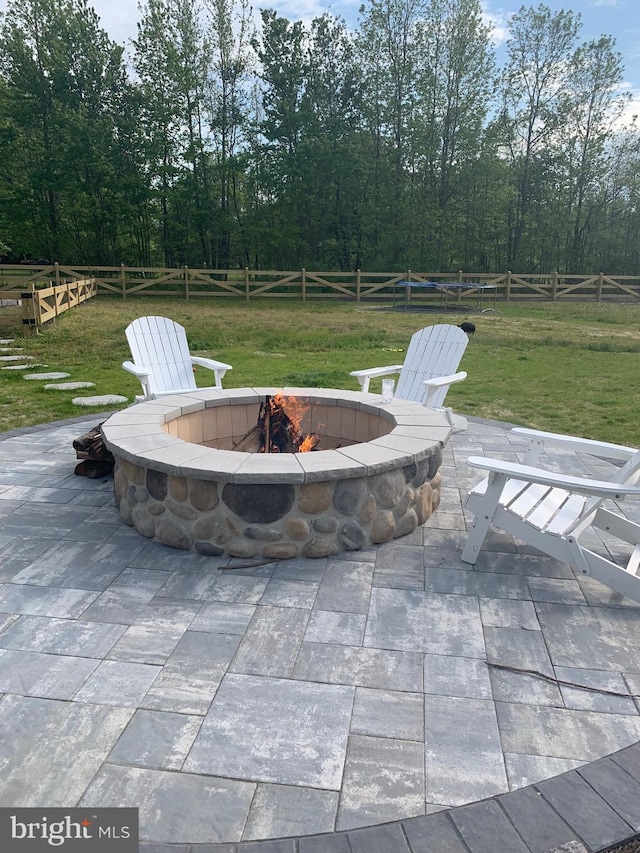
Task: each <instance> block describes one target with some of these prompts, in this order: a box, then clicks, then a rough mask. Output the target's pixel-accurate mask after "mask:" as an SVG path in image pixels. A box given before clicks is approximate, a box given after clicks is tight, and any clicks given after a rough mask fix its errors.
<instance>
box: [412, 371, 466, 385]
mask: <svg viewBox="0 0 640 853" xmlns="http://www.w3.org/2000/svg"><path fill="white" fill-rule="evenodd" d="M466 378H467V374H466V372H465V371H464V370H461V371H460V373H452V374H451V375H450V376H435V377H434V378H433V379H425V380H424V382H423V383H422V384H423V385H426V386H427V388H442V386H443V385H454V384H455V383H456V382H462V380H463V379H466Z"/></svg>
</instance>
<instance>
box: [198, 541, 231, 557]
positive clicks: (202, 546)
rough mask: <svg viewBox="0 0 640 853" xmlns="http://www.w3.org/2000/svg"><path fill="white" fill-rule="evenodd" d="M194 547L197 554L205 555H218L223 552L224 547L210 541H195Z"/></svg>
mask: <svg viewBox="0 0 640 853" xmlns="http://www.w3.org/2000/svg"><path fill="white" fill-rule="evenodd" d="M195 549H196V551H197V552H198V554H204V556H205V557H220V556H221V555H222V554H224V548H218V546H217V545H214V544H213V543H212V542H196V544H195Z"/></svg>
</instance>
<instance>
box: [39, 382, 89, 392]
mask: <svg viewBox="0 0 640 853" xmlns="http://www.w3.org/2000/svg"><path fill="white" fill-rule="evenodd" d="M95 387H96V383H95V382H57V383H55V384H54V385H45V386H44V390H45V391H75V390H76V388H95Z"/></svg>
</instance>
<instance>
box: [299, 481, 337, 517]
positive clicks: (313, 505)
mask: <svg viewBox="0 0 640 853" xmlns="http://www.w3.org/2000/svg"><path fill="white" fill-rule="evenodd" d="M330 505H331V489H330V487H329V483H305V484H304V485H303V486H300V489H299V491H298V509H299V510H300V512H304V513H306V514H307V515H317V514H318V513H321V512H324V511H325V510H326V509H328V508H329V506H330Z"/></svg>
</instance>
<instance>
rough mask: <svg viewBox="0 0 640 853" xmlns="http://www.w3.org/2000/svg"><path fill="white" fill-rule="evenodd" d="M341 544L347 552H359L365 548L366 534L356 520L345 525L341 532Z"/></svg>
mask: <svg viewBox="0 0 640 853" xmlns="http://www.w3.org/2000/svg"><path fill="white" fill-rule="evenodd" d="M340 542H341V544H342V545H343V546H344V548H345V550H347V551H359V550H360V549H361V548H362V547H363V546H364V544H365V542H366V536H365V532H364V530H363V529H362V528H361V527H360V525H359V524H358V522H357V521H356V520H355V519H354V518H352V519H351V520H350V521H347V523H346V524H343V526H342V530H341V531H340Z"/></svg>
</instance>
